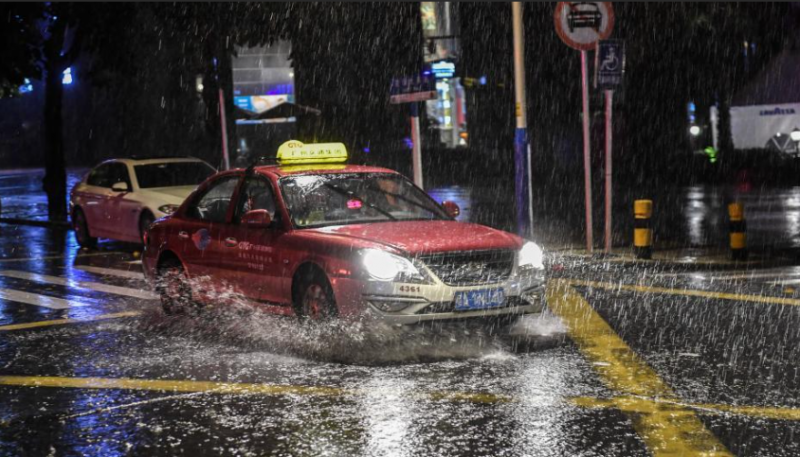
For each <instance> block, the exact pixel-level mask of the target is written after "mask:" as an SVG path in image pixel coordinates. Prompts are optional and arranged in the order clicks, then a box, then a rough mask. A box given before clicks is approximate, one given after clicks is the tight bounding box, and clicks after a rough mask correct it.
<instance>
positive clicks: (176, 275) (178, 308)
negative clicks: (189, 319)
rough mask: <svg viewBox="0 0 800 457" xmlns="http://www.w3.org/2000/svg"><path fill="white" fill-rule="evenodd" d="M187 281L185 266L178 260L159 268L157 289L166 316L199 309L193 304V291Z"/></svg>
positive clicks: (168, 262)
mask: <svg viewBox="0 0 800 457" xmlns="http://www.w3.org/2000/svg"><path fill="white" fill-rule="evenodd" d="M186 279H187V278H186V272H185V270H184V269H183V265H181V263H180V262H179V261H177V260H168V261H166V262H164V264H163V265H161V266H160V267H159V269H158V281H157V283H156V284H157V285H156V288H157V290H158V294H159V296H160V297H161V308H162V309H163V310H164V314H166V315H169V316H171V315H174V314H182V313H186V312H187V311H191V310H195V309H196V308H197V307H196V306H195V305H194V304H193V303H192V291H191V289H190V288H189V285H188V283H187V282H186Z"/></svg>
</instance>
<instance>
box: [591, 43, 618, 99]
mask: <svg viewBox="0 0 800 457" xmlns="http://www.w3.org/2000/svg"><path fill="white" fill-rule="evenodd" d="M624 71H625V46H624V44H623V42H622V41H621V40H602V41H599V42H598V43H597V54H596V60H595V86H596V87H598V88H601V89H613V88H614V87H615V86H618V85H619V84H620V83H621V82H622V74H623V72H624Z"/></svg>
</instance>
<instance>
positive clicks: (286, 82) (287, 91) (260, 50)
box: [232, 41, 296, 165]
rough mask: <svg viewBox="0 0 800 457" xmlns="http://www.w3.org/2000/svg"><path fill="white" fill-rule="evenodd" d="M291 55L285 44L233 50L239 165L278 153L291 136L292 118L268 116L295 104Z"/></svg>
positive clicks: (277, 43)
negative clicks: (281, 108)
mask: <svg viewBox="0 0 800 457" xmlns="http://www.w3.org/2000/svg"><path fill="white" fill-rule="evenodd" d="M290 52H291V44H290V43H289V42H288V41H279V42H276V43H274V44H273V45H271V46H259V47H237V49H236V56H235V57H234V58H233V62H232V67H233V103H234V105H235V106H236V116H235V117H236V153H237V154H236V157H237V158H238V159H239V162H240V165H242V164H246V163H248V161H249V160H251V159H252V158H253V157H257V156H258V155H259V154H260V152H263V151H273V150H277V147H278V146H279V145H280V144H282V143H283V142H284V141H286V140H287V139H290V138H293V137H294V133H295V121H296V119H295V118H294V117H282V118H280V117H279V118H275V117H273V116H269V115H268V112H270V111H272V110H274V109H275V108H277V107H279V106H281V105H283V104H284V103H294V101H295V94H294V87H295V86H294V69H293V68H292V65H291V61H290V59H289V54H290ZM241 162H244V163H241Z"/></svg>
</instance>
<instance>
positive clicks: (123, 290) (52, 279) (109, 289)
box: [0, 270, 158, 300]
mask: <svg viewBox="0 0 800 457" xmlns="http://www.w3.org/2000/svg"><path fill="white" fill-rule="evenodd" d="M0 276H6V277H9V278H17V279H27V280H29V281H35V282H40V283H44V284H55V285H59V286H68V287H77V288H82V289H90V290H96V291H98V292H105V293H109V294H114V295H124V296H126V297H133V298H142V299H145V300H156V299H158V296H157V295H156V294H154V293H152V292H150V291H147V290H139V289H132V288H130V287H120V286H112V285H108V284H101V283H97V282H89V281H77V280H73V279H68V278H62V277H59V276H49V275H41V274H37V273H29V272H27V271H13V270H5V271H3V270H0Z"/></svg>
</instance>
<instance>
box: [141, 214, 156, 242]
mask: <svg viewBox="0 0 800 457" xmlns="http://www.w3.org/2000/svg"><path fill="white" fill-rule="evenodd" d="M155 220H156V218H155V217H154V216H153V213H151V212H150V211H143V212H142V215H141V217H139V239H140V240H142V244H144V235H145V233H147V229H148V228H150V224H152V223H153V222H154V221H155Z"/></svg>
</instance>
